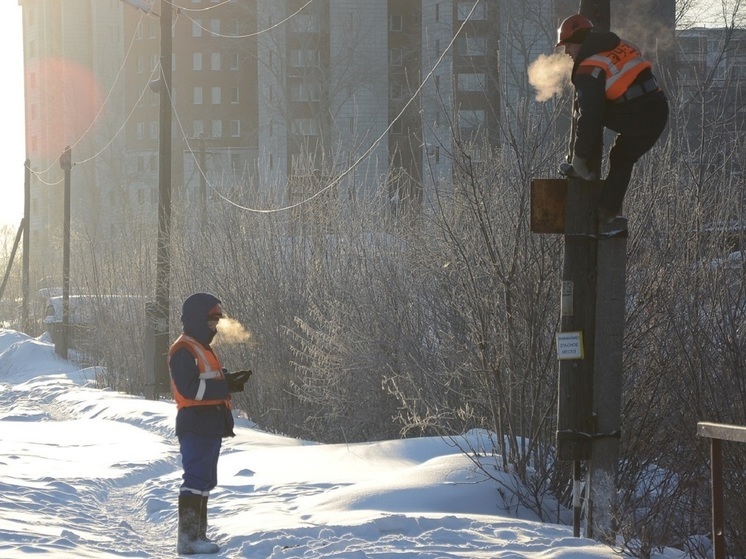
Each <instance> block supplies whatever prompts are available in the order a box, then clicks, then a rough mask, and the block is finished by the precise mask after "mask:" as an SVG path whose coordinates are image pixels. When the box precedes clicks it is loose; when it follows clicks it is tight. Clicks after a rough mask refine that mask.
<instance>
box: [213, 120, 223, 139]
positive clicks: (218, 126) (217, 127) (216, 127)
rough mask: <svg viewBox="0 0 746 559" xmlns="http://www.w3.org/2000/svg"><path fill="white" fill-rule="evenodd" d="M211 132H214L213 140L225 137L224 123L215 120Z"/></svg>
mask: <svg viewBox="0 0 746 559" xmlns="http://www.w3.org/2000/svg"><path fill="white" fill-rule="evenodd" d="M211 130H212V137H213V138H222V137H223V121H222V120H213V121H212V127H211Z"/></svg>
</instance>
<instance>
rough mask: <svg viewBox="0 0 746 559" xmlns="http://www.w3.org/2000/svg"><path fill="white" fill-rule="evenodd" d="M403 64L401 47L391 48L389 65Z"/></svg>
mask: <svg viewBox="0 0 746 559" xmlns="http://www.w3.org/2000/svg"><path fill="white" fill-rule="evenodd" d="M401 65H402V51H401V49H400V48H393V49H391V50H389V66H401Z"/></svg>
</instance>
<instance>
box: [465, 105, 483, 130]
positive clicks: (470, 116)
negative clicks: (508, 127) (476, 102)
mask: <svg viewBox="0 0 746 559" xmlns="http://www.w3.org/2000/svg"><path fill="white" fill-rule="evenodd" d="M486 123H487V114H486V113H485V111H484V110H467V109H461V110H460V111H459V113H458V124H459V126H460V127H461V128H479V127H481V126H484V125H485V124H486Z"/></svg>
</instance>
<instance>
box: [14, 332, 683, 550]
mask: <svg viewBox="0 0 746 559" xmlns="http://www.w3.org/2000/svg"><path fill="white" fill-rule="evenodd" d="M95 372H96V371H95V370H91V369H83V370H79V369H77V368H76V367H75V366H74V365H72V364H70V363H68V362H67V361H64V360H62V359H60V358H59V357H57V356H56V354H55V353H54V348H53V346H52V345H50V344H48V343H46V342H44V341H42V340H41V339H33V338H29V337H27V336H26V335H24V334H20V333H18V332H14V331H10V330H0V557H2V558H3V559H14V558H16V557H26V556H34V557H54V558H68V557H69V558H76V559H80V558H88V557H90V558H94V557H95V558H97V559H100V558H107V557H157V558H163V557H174V556H175V555H176V553H175V540H176V536H175V534H176V497H177V493H178V487H179V484H180V482H181V467H180V461H179V452H178V446H177V443H176V439H175V437H174V435H173V424H174V418H175V406H174V405H173V403H170V402H165V401H161V402H154V401H150V400H145V399H142V398H136V397H132V396H127V395H124V394H119V393H116V392H112V391H106V390H98V389H96V388H94V387H93V383H92V382H91V381H92V379H93V377H94V376H95ZM236 434H237V436H236V437H235V438H233V439H229V440H226V441H225V444H224V447H223V452H222V455H221V459H220V464H219V486H218V488H217V489H216V490H215V491H213V493H212V495H211V498H210V529H209V531H208V535H211V536H212V537H213V539H215V540H216V541H217V542H218V543H219V544H220V545H221V547H222V549H221V551H220V553H219V554H218V555H217V556H213V557H230V558H238V557H246V558H271V559H291V558H292V559H298V558H304V559H306V558H313V559H324V558H339V559H367V558H377V559H389V558H390V559H415V558H417V559H449V558H456V557H458V558H469V559H482V558H508V557H510V558H511V559H512V558H520V557H535V558H542V559H581V558H584V557H599V558H612V557H619V555H618V554H616V553H615V552H614V550H612V549H610V548H609V547H606V546H603V545H600V544H598V543H596V542H593V541H591V540H588V539H584V538H574V537H572V530H571V528H570V527H567V526H561V525H557V524H547V523H540V522H536V521H535V520H533V519H532V517H531V515H530V513H528V512H526V511H525V510H522V509H520V510H519V511H518V516H519V517H516V513H515V510H513V512H512V513H508V512H506V510H505V509H504V508H501V506H500V504H499V503H500V499H499V495H498V484H497V482H495V481H494V480H490V479H487V478H486V476H485V475H484V474H483V473H482V472H480V470H479V469H478V468H476V467H475V466H474V464H473V463H472V461H471V460H470V459H469V458H468V457H467V456H464V455H463V454H462V453H461V452H460V450H459V448H458V447H457V446H456V445H454V443H453V441H449V440H444V439H440V438H419V439H407V440H392V441H385V442H377V443H367V444H349V445H324V444H316V443H313V442H308V441H301V440H296V439H291V438H287V437H282V436H278V435H273V434H269V433H266V432H263V431H262V430H260V429H259V428H257V427H256V426H255V425H253V424H252V423H251V422H250V421H248V420H247V419H245V418H244V419H238V420H237V429H236ZM679 556H680V555H678V554H677V553H676V552H671V553H669V554H667V555H666V556H665V557H666V558H675V557H679Z"/></svg>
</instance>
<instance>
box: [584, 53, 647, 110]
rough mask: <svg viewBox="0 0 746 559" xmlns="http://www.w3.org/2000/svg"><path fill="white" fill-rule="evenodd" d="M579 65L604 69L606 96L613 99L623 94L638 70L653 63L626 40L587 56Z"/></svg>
mask: <svg viewBox="0 0 746 559" xmlns="http://www.w3.org/2000/svg"><path fill="white" fill-rule="evenodd" d="M580 66H595V67H598V68H601V69H602V70H603V71H604V73H605V74H606V98H607V99H608V100H609V101H614V100H615V99H618V98H619V97H621V96H622V95H624V92H625V91H627V88H628V87H629V86H630V85H632V82H634V81H635V78H636V77H637V76H639V75H640V72H642V71H643V70H645V69H646V68H652V66H653V65H652V64H650V62H648V61H647V60H645V59H644V58H643V57H642V54H641V53H640V50H639V49H638V48H637V47H636V46H634V45H633V44H632V43H628V42H627V41H621V42H620V43H619V45H617V46H616V47H615V48H613V49H611V50H607V51H604V52H600V53H598V54H595V55H593V56H589V57H588V58H586V59H585V60H583V61H582V62H581V63H580Z"/></svg>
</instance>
